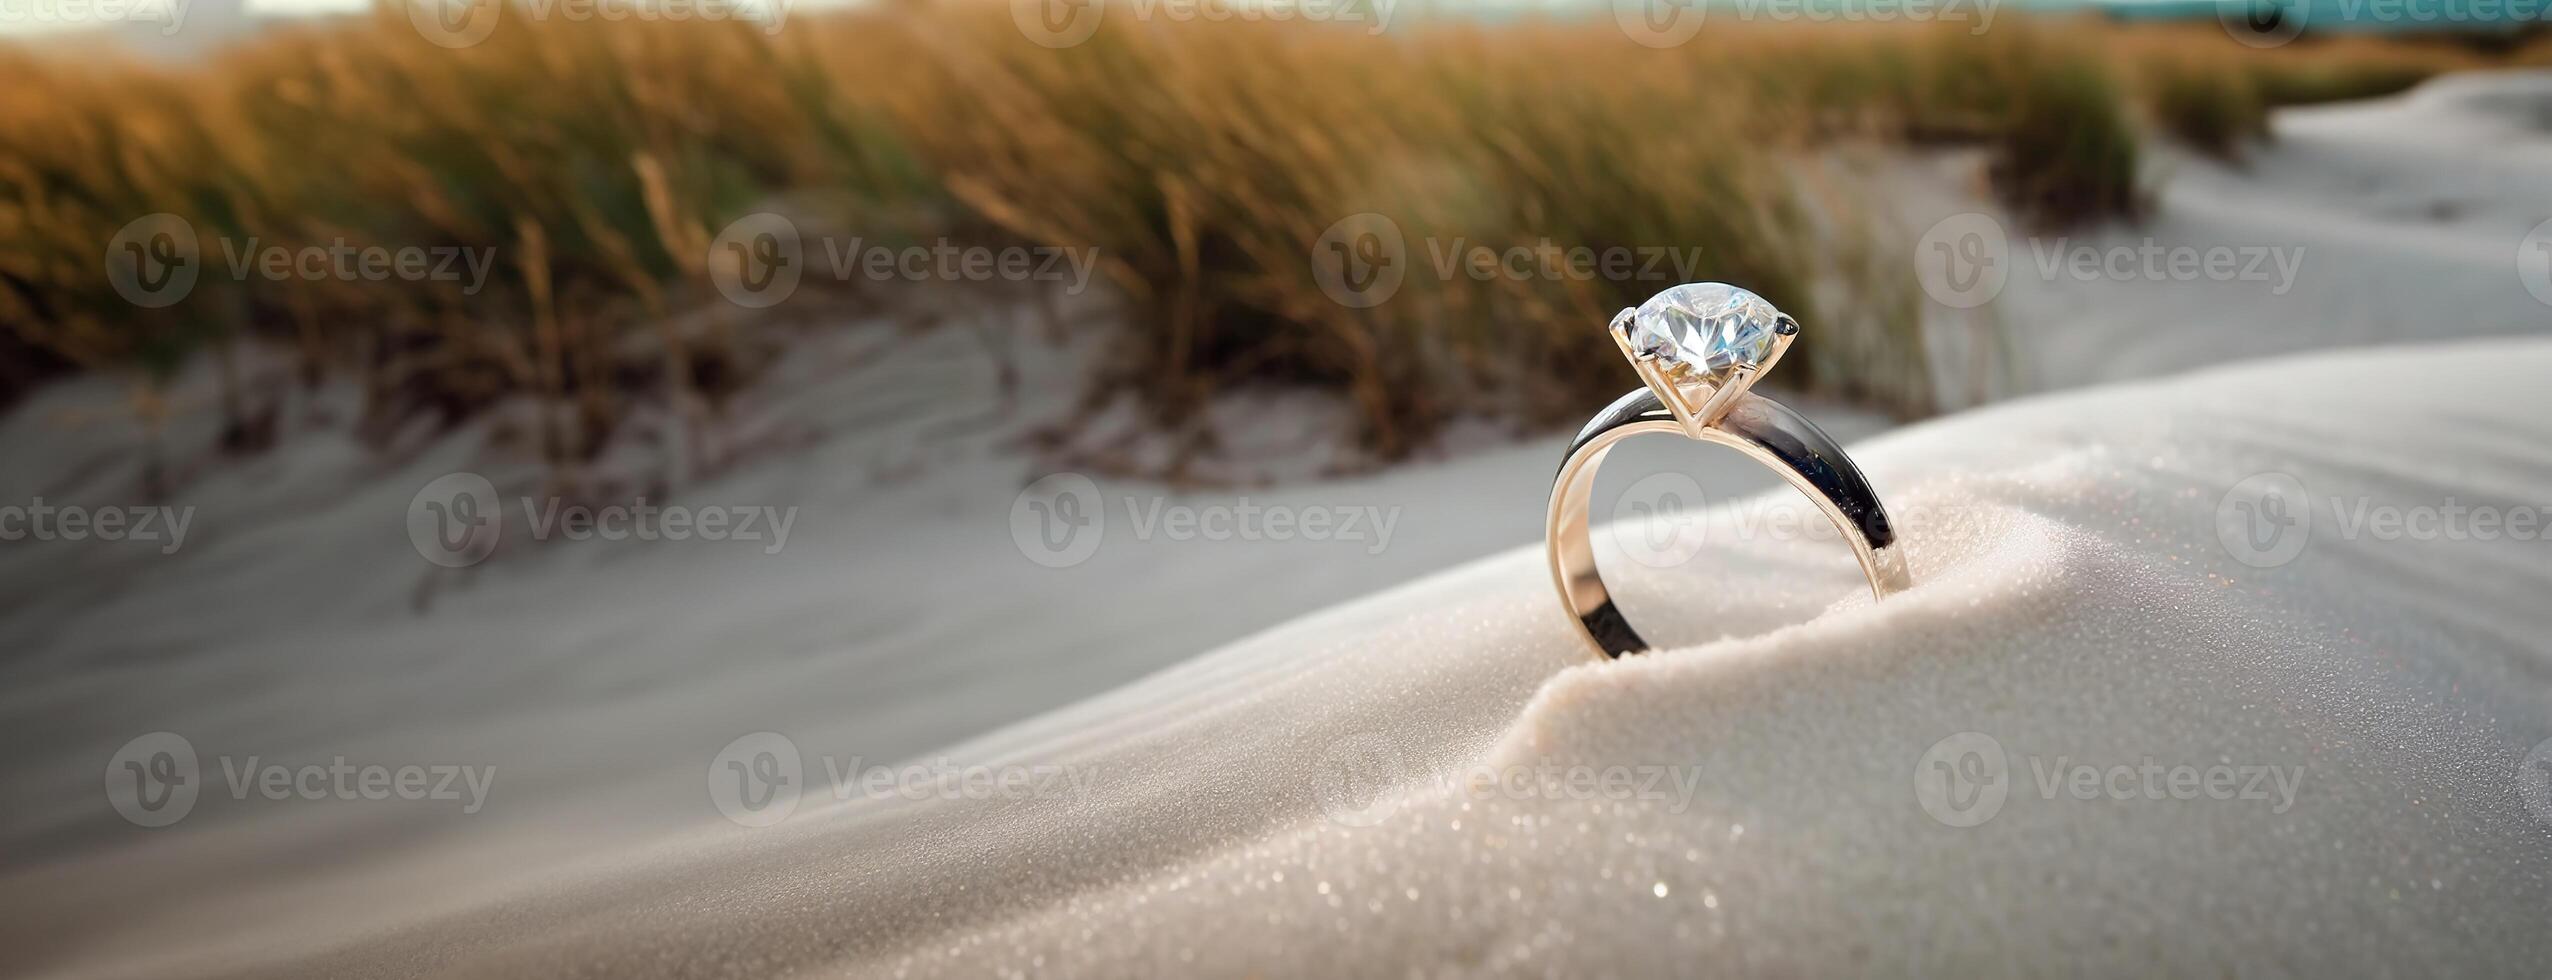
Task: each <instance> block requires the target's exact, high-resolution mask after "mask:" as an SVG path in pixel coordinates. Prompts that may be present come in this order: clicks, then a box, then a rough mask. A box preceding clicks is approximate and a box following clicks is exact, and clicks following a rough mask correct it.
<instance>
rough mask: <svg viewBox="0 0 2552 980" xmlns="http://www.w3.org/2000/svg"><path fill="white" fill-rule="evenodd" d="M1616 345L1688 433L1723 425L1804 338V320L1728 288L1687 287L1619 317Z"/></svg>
mask: <svg viewBox="0 0 2552 980" xmlns="http://www.w3.org/2000/svg"><path fill="white" fill-rule="evenodd" d="M1608 332H1609V333H1611V334H1612V335H1613V340H1614V343H1616V344H1618V345H1619V346H1620V347H1621V349H1622V355H1623V356H1624V357H1625V358H1628V359H1629V360H1630V362H1631V368H1632V369H1633V370H1635V371H1637V372H1638V373H1639V377H1640V380H1641V381H1643V382H1646V383H1647V385H1648V387H1649V389H1650V390H1651V391H1654V392H1656V393H1657V399H1658V401H1660V402H1662V403H1664V404H1665V406H1666V408H1667V410H1668V411H1670V412H1672V413H1673V414H1674V416H1675V420H1676V422H1677V423H1679V424H1680V425H1681V426H1682V428H1683V429H1684V431H1685V433H1686V434H1688V435H1694V436H1696V437H1698V435H1699V433H1700V431H1701V430H1702V429H1703V428H1705V427H1707V426H1709V425H1710V424H1711V423H1714V422H1717V421H1718V420H1719V419H1720V418H1721V417H1723V416H1725V415H1726V414H1727V413H1728V411H1729V410H1730V409H1731V408H1734V407H1735V406H1736V403H1737V400H1738V399H1739V398H1740V397H1742V396H1743V395H1744V394H1745V393H1746V390H1747V389H1749V388H1752V387H1753V386H1754V383H1755V381H1756V379H1758V378H1761V377H1762V376H1763V375H1764V374H1766V373H1768V372H1770V371H1771V370H1772V366H1773V365H1774V364H1775V363H1777V362H1779V361H1780V359H1781V355H1782V354H1783V353H1784V352H1786V351H1788V350H1789V348H1790V344H1791V342H1792V341H1794V340H1797V339H1798V336H1799V321H1798V320H1796V319H1794V318H1792V317H1791V316H1790V315H1789V314H1786V313H1783V312H1781V311H1780V310H1779V309H1777V308H1775V307H1774V306H1773V305H1772V304H1771V303H1769V302H1767V301H1765V300H1764V298H1763V297H1761V296H1757V295H1755V294H1754V293H1752V292H1749V291H1747V290H1744V289H1739V288H1737V287H1735V286H1731V285H1728V284H1726V283H1716V282H1699V283H1686V284H1684V285H1681V286H1676V287H1673V288H1671V289H1667V290H1666V291H1664V292H1661V293H1658V294H1657V295H1655V296H1652V297H1650V298H1649V299H1648V301H1647V302H1645V303H1642V304H1640V305H1639V306H1638V307H1637V308H1635V309H1629V310H1624V311H1622V312H1621V313H1620V314H1617V315H1615V316H1614V317H1613V321H1612V328H1611V330H1609V331H1608Z"/></svg>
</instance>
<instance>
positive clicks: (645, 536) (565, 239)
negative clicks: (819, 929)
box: [0, 0, 2552, 974]
mask: <svg viewBox="0 0 2552 980" xmlns="http://www.w3.org/2000/svg"><path fill="white" fill-rule="evenodd" d="M2546 6H2547V4H2545V3H2539V2H2532V0H2508V2H2505V3H2495V4H2494V3H2447V2H2443V0H2440V2H2434V3H2431V2H2425V0H2398V2H2393V0H2357V2H2351V0H2299V2H2282V3H2280V2H2267V0H2261V2H2234V3H2224V4H2218V3H2210V2H2205V0H2158V2H2131V0H2117V2H2110V3H2087V4H2086V3H2062V2H2051V3H2040V4H2022V3H2017V2H2012V3H1998V2H1995V0H1726V2H1703V0H1617V2H1614V3H1610V4H1606V3H1532V4H1527V3H1505V2H1480V3H1444V2H1434V3H1427V2H1420V0H1400V2H1393V0H1291V2H1280V0H1222V2H1216V0H1193V2H1190V0H1124V2H1113V3H1112V2H1104V0H1014V2H1011V3H1009V4H1002V3H996V2H934V0H897V2H876V3H825V4H817V3H812V2H790V0H732V2H730V0H691V2H680V0H520V2H516V3H505V2H500V0H479V2H476V3H450V4H447V3H440V2H434V0H424V2H420V3H419V4H417V5H413V6H411V5H403V4H398V3H395V2H393V3H392V4H390V5H388V6H381V7H374V6H370V5H366V4H363V3H360V2H336V0H319V2H300V0H292V2H287V0H273V2H247V3H243V2H240V0H191V2H190V0H0V81H5V87H6V88H7V89H8V94H7V95H6V96H0V324H5V328H6V329H5V330H0V410H5V413H6V414H5V415H0V456H5V459H6V460H7V464H6V467H5V474H4V475H0V648H4V649H5V650H6V651H7V656H6V657H5V658H0V676H5V678H6V683H5V684H0V726H5V732H6V734H7V736H8V737H7V738H0V760H5V765H0V798H5V800H6V801H7V806H6V808H5V810H4V811H0V840H5V846H0V909H5V910H6V914H0V948H9V949H11V950H14V951H15V952H14V953H12V954H11V956H12V957H25V958H26V959H25V961H24V962H23V963H22V964H21V965H24V966H27V967H29V968H30V969H31V970H39V969H56V970H62V971H65V972H76V971H77V969H78V968H79V967H80V966H81V965H83V964H91V965H93V961H92V959H91V958H92V957H96V956H99V955H102V954H101V952H100V951H102V950H109V949H113V950H119V951H120V952H119V953H118V955H120V956H122V957H123V959H121V960H118V961H117V964H118V968H119V969H120V970H121V971H124V972H133V973H142V974H149V973H170V972H177V973H182V972H184V971H183V969H181V968H179V967H178V964H180V963H182V962H183V960H182V958H179V957H178V956H177V954H174V953H169V954H166V955H167V957H168V958H164V959H160V958H154V957H156V956H160V955H161V954H160V953H158V952H155V951H157V950H176V949H184V948H188V947H190V946H195V945H198V944H213V945H219V944H221V943H248V942H254V941H256V933H255V932H254V931H253V929H252V928H251V927H252V926H257V925H261V924H268V923H272V922H274V921H277V920H278V919H279V918H284V917H289V918H290V919H292V921H296V922H300V923H303V924H305V925H307V924H310V923H314V922H321V921H340V920H342V922H343V923H345V924H348V925H350V926H360V925H362V924H364V923H366V922H369V921H372V920H369V919H365V918H364V916H367V915H386V914H389V913H390V912H391V911H396V909H390V910H387V911H384V910H381V909H379V908H377V907H376V905H377V903H378V902H379V901H380V900H379V899H377V898H376V899H372V900H370V901H369V902H356V901H354V899H355V898H356V897H358V896H368V895H371V894H372V892H373V891H374V889H376V888H377V887H378V884H377V883H378V882H380V881H384V880H395V881H399V882H401V883H402V886H401V887H402V896H403V897H400V898H395V899H392V900H390V902H391V904H393V905H399V904H404V905H407V906H411V907H432V906H434V905H435V904H437V903H448V902H458V901H461V900H462V896H465V895H470V894H477V893H479V892H482V891H484V890H486V889H489V888H492V887H497V886H496V885H493V884H491V883H492V882H495V883H501V882H505V881H519V880H523V879H526V878H529V877H534V876H538V875H541V874H545V873H549V872H550V871H552V870H554V869H557V868H560V867H564V866H570V865H575V864H577V863H579V862H593V861H608V860H612V859H614V857H613V856H614V855H617V854H622V853H626V851H625V850H624V849H625V848H630V847H642V846H645V844H646V842H649V841H652V840H657V839H660V838H663V837H664V836H665V835H667V834H671V833H674V832H676V831H680V830H683V829H685V828H690V827H694V826H697V825H702V824H714V823H721V822H731V823H737V824H744V825H747V826H754V825H756V824H757V821H762V820H764V819H765V815H766V813H767V811H766V810H764V809H763V808H762V806H761V805H758V804H757V803H755V800H757V799H761V797H758V796H757V795H756V791H755V790H754V789H753V788H752V786H751V785H750V784H749V783H748V784H744V786H745V788H744V789H741V790H738V791H736V792H725V791H722V790H720V789H719V788H718V787H719V785H720V783H719V782H718V780H719V779H720V778H721V773H722V770H721V769H720V764H721V762H723V761H731V760H729V756H730V755H731V754H732V750H733V748H734V747H735V746H736V745H737V744H739V740H741V739H744V738H748V737H752V736H755V735H757V734H758V733H777V734H778V735H780V736H783V737H784V738H785V739H786V740H787V741H788V742H789V743H790V744H792V745H795V746H799V747H803V748H804V749H805V751H806V753H807V759H809V760H812V759H813V758H814V757H815V754H816V747H817V746H821V747H822V748H823V750H824V754H825V755H827V756H828V757H840V758H845V759H852V760H865V761H864V763H863V764H886V765H893V764H903V763H906V762H910V761H913V760H923V759H948V758H959V759H962V758H966V757H967V756H968V753H969V751H970V749H969V748H968V747H969V746H970V745H978V744H981V742H980V741H979V740H982V739H985V738H987V737H988V734H989V733H996V732H1006V733H1007V735H1008V737H1010V738H1013V739H1016V738H1017V737H1018V735H1019V733H1021V732H1033V731H1038V730H1041V729H1051V730H1062V729H1065V728H1068V727H1069V725H1070V724H1072V723H1075V722H1086V721H1087V720H1088V719H1090V718H1092V717H1103V716H1104V714H1105V711H1106V708H1105V705H1104V704H1103V703H1099V704H1097V705H1096V706H1093V703H1091V702H1088V701H1087V699H1090V698H1094V697H1099V696H1101V695H1103V694H1104V693H1105V692H1107V691H1109V690H1111V689H1114V688H1117V687H1119V686H1121V685H1123V684H1126V683H1128V682H1130V681H1133V680H1135V679H1138V678H1141V677H1143V676H1145V675H1148V674H1152V673H1154V672H1156V671H1161V670H1164V669H1173V668H1174V667H1175V665H1177V664H1178V663H1180V662H1181V661H1183V660H1187V659H1189V658H1191V657H1193V656H1195V655H1196V654H1198V653H1200V652H1203V651H1206V650H1209V649H1212V648H1214V647H1216V646H1218V645H1221V644H1223V643H1226V642H1230V641H1232V640H1235V639H1239V638H1241V637H1244V636H1246V635H1249V634H1251V633H1253V632H1255V631H1258V630H1261V629H1264V628H1267V627H1270V626H1273V625H1275V624H1278V623H1282V622H1285V621H1286V620H1289V619H1292V618H1295V617H1298V616H1303V615H1307V614H1312V613H1316V612H1318V611H1320V610H1322V609H1325V608H1327V607H1330V606H1333V605H1335V604H1338V603H1341V602H1346V601H1350V600H1353V599H1356V598H1359V597H1362V596H1366V595H1370V594H1372V593H1374V592H1377V591H1380V590H1385V589H1389V588H1391V587H1393V586H1395V585H1398V584H1400V583H1404V582H1408V581H1411V580H1414V579H1417V578H1419V577H1422V576H1425V575H1428V574H1431V573H1435V572H1439V571H1442V570H1444V569H1447V568H1450V567H1452V566H1455V565H1457V564H1460V563H1462V562H1465V561H1469V560H1472V559H1476V558H1480V557H1483V556H1486V555H1490V554H1494V553H1497V552H1500V551H1504V550H1508V549H1511V548H1515V547H1519V546H1532V545H1536V544H1537V543H1538V541H1539V539H1540V534H1541V526H1542V517H1543V514H1542V509H1543V506H1544V496H1545V494H1546V493H1547V492H1548V484H1547V480H1548V479H1549V473H1550V470H1551V468H1552V467H1553V466H1554V465H1555V464H1556V462H1557V459H1558V451H1559V448H1560V447H1561V446H1562V445H1563V444H1564V438H1565V435H1566V433H1567V431H1568V430H1569V429H1570V428H1571V427H1573V426H1574V425H1576V424H1578V423H1580V422H1581V421H1583V420H1584V419H1585V418H1586V416H1587V415H1589V414H1590V413H1591V412H1592V411H1593V410H1594V409H1595V408H1597V407H1599V406H1601V405H1602V404H1604V403H1605V402H1608V401H1610V400H1611V399H1612V398H1613V397H1614V396H1616V395H1618V394H1620V393H1621V392H1622V391H1624V390H1627V389H1628V388H1629V387H1630V386H1631V385H1633V384H1635V383H1636V378H1635V377H1634V376H1633V375H1632V374H1631V373H1630V372H1629V371H1628V370H1627V369H1626V367H1625V365H1623V364H1622V363H1621V362H1620V360H1619V357H1620V355H1619V354H1618V352H1617V351H1616V350H1615V348H1614V346H1613V345H1612V344H1610V343H1608V342H1606V340H1605V338H1604V337H1603V336H1602V329H1603V326H1604V324H1605V323H1606V321H1607V320H1609V319H1610V317H1611V316H1612V314H1613V313H1614V312H1615V311H1618V310H1620V309H1621V308H1623V307H1625V306H1631V305H1635V304H1637V303H1638V302H1639V301H1641V300H1642V299H1645V298H1646V297H1647V296H1649V295H1651V294H1653V293H1655V292H1657V291H1659V290H1661V289H1663V288H1665V287H1667V286H1669V285H1673V284H1675V283H1678V282H1685V281H1693V280H1722V281H1728V282H1733V283H1737V284H1740V285H1744V286H1746V287H1748V288H1750V289H1753V290H1755V291H1757V292H1759V293H1762V294H1763V295H1764V296H1766V297H1767V298H1769V299H1771V300H1772V301H1773V302H1775V303H1776V304H1778V305H1779V306H1780V307H1782V308H1783V309H1784V310H1786V311H1788V312H1790V313H1792V314H1793V315H1795V316H1796V317H1797V318H1798V319H1799V320H1801V321H1802V322H1803V323H1805V324H1806V325H1807V326H1806V336H1805V338H1804V339H1803V340H1802V342H1801V343H1800V345H1799V347H1798V348H1797V349H1796V350H1795V351H1793V352H1792V353H1791V354H1790V355H1789V356H1788V358H1787V359H1785V360H1784V361H1783V364H1782V367H1781V370H1780V372H1779V374H1778V375H1777V376H1776V378H1775V383H1776V384H1777V385H1778V386H1780V387H1782V388H1784V389H1785V390H1786V391H1787V393H1788V396H1789V397H1795V398H1798V399H1802V400H1804V402H1805V403H1806V404H1808V405H1810V406H1811V408H1812V412H1811V414H1814V415H1815V416H1816V417H1817V418H1819V419H1820V421H1822V422H1824V423H1825V424H1827V426H1828V427H1829V428H1830V429H1832V430H1834V431H1835V433H1836V434H1837V435H1838V436H1840V437H1842V438H1844V439H1846V440H1847V441H1849V440H1851V439H1856V438H1860V437H1863V436H1867V435H1870V434H1873V433H1878V432H1882V431H1885V430H1888V429H1890V428H1893V427H1896V426H1901V425H1906V424H1916V423H1919V422H1920V421H1921V420H1923V419H1926V418H1929V417H1933V416H1937V415H1940V414H1943V413H1948V412H1953V411H1957V410H1959V409H1962V408H1967V407H1971V406H1976V405H1980V404H1984V403H1988V402H1992V401H1996V400H2001V399H2006V398H2011V397H2015V396H2020V395H2026V394H2030V393H2034V392H2040V391H2047V390H2053V389H2060V388H2070V387H2077V386H2083V385H2091V384H2098V383H2102V382H2108V381H2116V380H2124V379H2130V378H2139V377H2150V376H2156V375H2162V374H2168V373H2173V372H2179V371H2185V370H2193V369H2202V368H2206V367H2210V366H2213V365H2216V364H2220V363H2225V362H2227V361H2231V360H2239V359H2245V358H2253V357H2267V356H2276V355H2281V354H2287V353H2293V352H2297V351H2303V350H2310V349H2317V348H2326V347H2337V346H2349V345H2361V344H2375V343H2404V342H2411V343H2421V342H2450V341H2452V340H2455V339H2459V338H2464V337H2482V336H2498V335H2509V334H2522V333H2541V332H2543V331H2545V329H2546V327H2547V326H2552V177H2547V175H2552V74H2547V69H2552V34H2547V30H2546V24H2547V21H2546V19H2545V8H2546ZM1670 448H1671V447H1670ZM1630 458H1632V459H1633V462H1631V463H1630V464H1629V465H1627V466H1623V467H1620V468H1619V480H1620V482H1621V483H1623V484H1637V482H1638V481H1640V480H1642V479H1643V478H1644V477H1645V476H1648V475H1654V474H1658V473H1665V472H1670V471H1673V470H1675V469H1676V468H1677V467H1676V465H1671V459H1672V456H1671V452H1669V453H1667V454H1663V455H1653V456H1645V457H1643V456H1636V455H1635V454H1634V455H1632V456H1631V457H1630ZM1607 473H1608V476H1607V480H1608V481H1611V480H1613V479H1614V474H1615V471H1614V470H1608V471H1607ZM1710 479H1712V480H1717V481H1721V482H1710V483H1708V484H1707V485H1706V486H1705V485H1698V484H1697V485H1694V486H1693V487H1692V489H1691V490H1689V491H1686V492H1685V493H1684V494H1683V496H1681V497H1671V498H1653V499H1638V500H1634V499H1631V498H1630V497H1628V496H1624V495H1623V492H1622V491H1619V490H1618V489H1615V490H1612V491H1607V492H1606V494H1605V495H1604V496H1602V497H1599V499H1600V500H1605V501H1617V502H1607V503H1603V504H1600V505H1599V506H1603V507H1607V508H1612V509H1613V510H1614V512H1619V513H1631V512H1633V509H1635V508H1638V507H1650V508H1654V507H1658V506H1699V505H1700V504H1701V503H1703V501H1704V498H1718V497H1721V496H1724V495H1733V494H1739V493H1744V492H1748V491H1750V490H1752V489H1755V488H1758V487H1760V486H1763V485H1767V484H1768V480H1757V479H1756V478H1754V477H1752V476H1750V475H1746V474H1731V475H1728V476H1726V477H1724V478H1722V477H1712V478H1710ZM1845 557H1846V556H1842V555H1839V554H1838V555H1837V556H1836V558H1837V560H1838V561H1840V560H1843V559H1844V558H1845ZM1076 705H1078V706H1079V707H1075V706H1076ZM1055 712H1062V713H1061V714H1056V713H1055ZM807 764H808V765H810V766H811V765H812V762H811V761H810V762H809V763H807ZM308 766H319V767H322V768H330V769H331V771H333V770H334V769H338V768H349V769H350V771H352V772H354V773H355V775H353V776H351V777H347V779H350V780H351V783H349V782H347V781H346V780H341V779H339V778H338V777H337V776H334V775H331V776H328V777H326V778H325V779H322V780H319V781H317V782H313V783H310V784H309V785H304V784H303V783H301V782H299V781H298V780H299V776H298V773H299V772H300V771H301V769H302V768H303V767H308ZM275 767H283V771H285V772H286V773H287V775H285V776H283V777H281V778H282V779H283V781H284V782H283V784H284V785H285V786H286V788H285V789H282V790H277V791H275V792H268V791H267V790H266V789H264V788H261V787H264V786H266V785H267V784H265V783H263V782H261V780H262V779H264V776H263V774H265V773H267V772H270V771H275ZM366 767H371V768H374V769H380V770H382V771H384V772H386V773H388V775H387V776H386V777H385V778H386V779H387V780H388V781H389V782H388V783H385V784H384V785H385V788H384V789H382V790H381V791H380V792H378V793H374V792H372V791H370V790H369V789H367V788H366V786H365V780H366V778H367V777H365V776H364V775H362V773H363V772H364V771H365V770H366ZM409 771H415V772H419V773H422V774H423V776H422V777H421V778H422V779H423V780H424V782H423V783H421V784H420V785H421V786H427V787H440V788H439V789H434V788H421V789H418V790H416V791H415V792H409V791H408V790H406V789H403V788H401V785H400V784H399V783H398V780H399V779H400V778H401V775H400V774H402V773H405V772H409ZM102 772H103V774H104V777H103V783H104V785H103V788H101V773H102ZM750 774H751V773H747V775H750ZM704 776H705V779H706V781H707V785H708V787H709V788H708V789H707V791H706V792H704V790H703V785H704ZM805 779H806V780H807V782H808V784H809V786H808V788H807V792H810V793H813V792H815V788H814V787H815V786H816V785H819V784H820V780H819V779H818V778H817V776H816V775H813V774H809V775H807V776H806V777H805ZM323 784H324V785H323ZM722 794H723V795H722ZM739 794H741V795H739ZM792 798H794V797H792ZM786 816H787V814H786V813H785V812H782V813H781V814H780V815H779V817H780V818H784V817H786ZM771 819H778V818H771ZM233 889H237V894H236V897H235V898H232V899H228V900H225V901H220V902H212V901H207V900H206V898H207V896H211V895H217V894H230V893H231V892H232V890H233ZM358 906H360V907H358Z"/></svg>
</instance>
